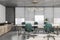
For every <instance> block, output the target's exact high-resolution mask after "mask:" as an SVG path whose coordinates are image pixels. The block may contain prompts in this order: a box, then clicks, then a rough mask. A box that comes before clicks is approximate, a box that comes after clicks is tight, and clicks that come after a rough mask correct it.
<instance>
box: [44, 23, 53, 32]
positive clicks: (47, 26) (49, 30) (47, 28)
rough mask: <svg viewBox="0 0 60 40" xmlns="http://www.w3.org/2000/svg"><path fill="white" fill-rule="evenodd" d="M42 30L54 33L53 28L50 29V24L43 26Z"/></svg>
mask: <svg viewBox="0 0 60 40" xmlns="http://www.w3.org/2000/svg"><path fill="white" fill-rule="evenodd" d="M44 29H45V32H48V33H50V32H54V30H53V28H52V24H50V23H46V24H45V26H44Z"/></svg>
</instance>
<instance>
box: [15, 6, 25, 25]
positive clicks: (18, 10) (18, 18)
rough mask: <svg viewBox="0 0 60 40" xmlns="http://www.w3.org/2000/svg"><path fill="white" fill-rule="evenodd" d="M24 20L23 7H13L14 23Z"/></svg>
mask: <svg viewBox="0 0 60 40" xmlns="http://www.w3.org/2000/svg"><path fill="white" fill-rule="evenodd" d="M24 21H25V18H24V7H16V9H15V24H21V23H22V22H24Z"/></svg>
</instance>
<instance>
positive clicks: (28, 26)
mask: <svg viewBox="0 0 60 40" xmlns="http://www.w3.org/2000/svg"><path fill="white" fill-rule="evenodd" d="M25 30H26V31H27V32H32V31H33V29H32V25H31V23H26V24H25Z"/></svg>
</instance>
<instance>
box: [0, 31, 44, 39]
mask: <svg viewBox="0 0 60 40" xmlns="http://www.w3.org/2000/svg"><path fill="white" fill-rule="evenodd" d="M42 33H43V31H40V33H38V34H42ZM43 35H44V34H43ZM0 40H23V38H22V35H19V36H18V32H17V31H11V32H8V33H7V34H5V35H3V36H1V37H0Z"/></svg>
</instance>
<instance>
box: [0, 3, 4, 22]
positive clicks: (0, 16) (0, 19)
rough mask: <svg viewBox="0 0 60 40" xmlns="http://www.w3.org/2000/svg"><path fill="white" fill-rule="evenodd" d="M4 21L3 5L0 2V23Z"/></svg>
mask: <svg viewBox="0 0 60 40" xmlns="http://www.w3.org/2000/svg"><path fill="white" fill-rule="evenodd" d="M3 22H5V6H3V5H1V4H0V23H3Z"/></svg>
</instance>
